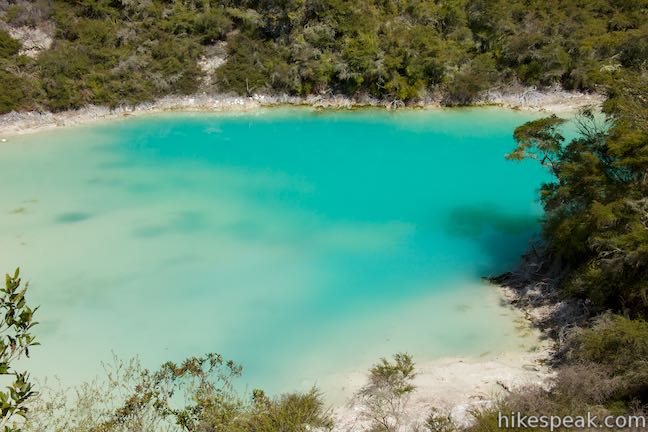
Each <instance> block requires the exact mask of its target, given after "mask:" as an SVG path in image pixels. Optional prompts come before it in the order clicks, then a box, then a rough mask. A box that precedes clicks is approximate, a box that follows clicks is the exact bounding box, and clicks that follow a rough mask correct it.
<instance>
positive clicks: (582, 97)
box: [0, 88, 604, 139]
mask: <svg viewBox="0 0 648 432" xmlns="http://www.w3.org/2000/svg"><path fill="white" fill-rule="evenodd" d="M603 99H604V98H603V96H602V95H598V94H588V93H580V92H569V91H565V90H562V89H558V88H554V89H550V90H536V89H534V88H525V89H516V90H490V91H488V92H486V93H484V94H483V95H482V96H481V97H480V98H479V99H478V100H477V101H476V102H475V103H474V104H473V105H471V106H499V107H502V108H508V109H517V110H528V111H546V112H551V113H561V112H573V111H575V110H578V109H580V108H583V107H587V106H600V105H601V103H602V102H603ZM281 106H295V107H297V106H303V107H312V108H316V109H353V108H367V107H376V108H385V109H396V108H404V107H405V108H413V109H439V108H443V106H442V105H441V103H440V101H439V100H436V99H430V100H426V101H421V102H417V103H413V104H409V105H407V106H404V105H402V104H396V103H394V102H388V101H381V100H378V99H372V98H362V99H352V98H348V97H345V96H326V97H323V96H309V97H293V96H264V95H254V96H251V97H238V96H226V95H208V94H197V95H192V96H166V97H164V98H161V99H158V100H157V101H154V102H150V103H143V104H139V105H136V106H134V107H119V108H115V109H110V108H108V107H102V106H94V105H91V106H87V107H84V108H81V109H78V110H70V111H62V112H58V113H51V112H37V111H29V112H11V113H8V114H3V115H0V139H6V138H7V137H9V136H12V135H21V134H26V133H32V132H36V131H42V130H48V129H52V128H57V127H62V126H72V125H80V124H86V123H90V122H93V121H97V120H108V119H117V118H124V117H129V116H137V115H146V114H154V113H161V112H173V111H184V112H248V111H252V110H256V109H260V108H268V107H281Z"/></svg>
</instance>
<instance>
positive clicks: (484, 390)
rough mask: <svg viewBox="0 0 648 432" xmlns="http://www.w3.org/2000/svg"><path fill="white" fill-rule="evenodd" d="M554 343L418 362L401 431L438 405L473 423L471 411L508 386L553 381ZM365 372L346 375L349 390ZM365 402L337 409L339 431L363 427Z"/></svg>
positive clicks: (489, 402) (457, 420)
mask: <svg viewBox="0 0 648 432" xmlns="http://www.w3.org/2000/svg"><path fill="white" fill-rule="evenodd" d="M548 355H549V347H548V346H546V345H545V346H543V348H541V349H540V350H538V351H537V352H533V353H529V352H504V353H500V354H497V355H495V356H489V357H487V358H478V357H477V358H471V357H463V358H462V357H455V358H443V359H439V360H434V361H430V362H427V363H423V364H417V365H416V370H417V375H416V377H415V379H414V385H415V386H416V389H415V391H414V392H413V393H412V395H411V397H410V399H409V401H408V402H407V404H406V407H405V413H404V415H403V418H402V422H401V428H400V431H402V432H406V431H413V430H417V427H420V426H422V425H423V424H424V423H425V420H426V419H427V417H428V416H429V415H430V413H431V412H432V408H435V409H437V410H438V412H439V413H440V414H442V415H444V416H448V417H449V418H450V419H451V420H452V421H453V422H454V423H455V424H456V425H458V426H468V425H470V424H471V421H472V416H471V414H470V413H471V412H473V411H475V410H479V409H482V408H487V407H490V406H492V404H493V403H494V402H495V401H496V400H497V399H498V398H499V397H500V396H503V395H505V394H506V393H507V392H509V391H511V390H514V389H519V388H521V387H524V386H529V385H540V386H546V385H548V379H549V378H550V377H551V376H553V372H552V371H551V369H550V368H549V367H548V366H547V365H546V364H545V360H547V358H548ZM365 380H366V375H365V374H363V373H356V374H350V375H348V376H347V377H346V382H345V383H346V385H347V386H348V389H349V391H353V390H356V391H357V389H359V388H360V387H361V386H362V385H363V384H364V382H365ZM363 417H364V416H363V415H362V407H361V406H358V405H354V404H352V403H349V404H347V405H344V406H337V407H335V408H334V409H333V418H334V421H335V428H334V432H361V431H365V430H367V427H368V426H369V422H368V421H367V419H366V418H363Z"/></svg>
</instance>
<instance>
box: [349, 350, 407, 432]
mask: <svg viewBox="0 0 648 432" xmlns="http://www.w3.org/2000/svg"><path fill="white" fill-rule="evenodd" d="M415 376H416V373H415V370H414V361H413V360H412V356H411V355H409V354H404V353H398V354H395V355H394V356H393V361H389V360H387V359H385V358H382V359H380V362H378V363H377V364H375V365H373V366H372V367H371V369H370V370H369V382H368V383H367V384H366V385H365V386H364V387H362V388H361V389H360V391H359V392H358V393H357V394H356V399H357V402H358V403H359V404H360V406H361V407H362V410H363V411H362V415H363V416H364V417H365V418H366V419H368V420H369V421H370V422H371V426H372V428H373V429H372V430H375V431H380V432H395V431H397V430H399V428H400V426H401V422H402V418H403V414H404V411H405V405H406V403H407V400H408V396H409V395H410V394H411V393H412V392H413V391H414V389H415V387H414V384H413V383H412V380H413V379H414V377H415Z"/></svg>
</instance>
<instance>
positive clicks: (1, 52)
mask: <svg viewBox="0 0 648 432" xmlns="http://www.w3.org/2000/svg"><path fill="white" fill-rule="evenodd" d="M19 50H20V42H18V41H17V40H15V39H13V38H12V37H11V36H9V33H7V32H6V31H4V30H2V29H0V58H6V57H11V56H14V55H16V54H18V51H19Z"/></svg>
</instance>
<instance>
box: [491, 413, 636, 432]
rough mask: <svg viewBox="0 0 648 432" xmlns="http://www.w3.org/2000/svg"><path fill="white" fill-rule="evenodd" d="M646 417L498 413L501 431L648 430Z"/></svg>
mask: <svg viewBox="0 0 648 432" xmlns="http://www.w3.org/2000/svg"><path fill="white" fill-rule="evenodd" d="M646 424H647V422H646V417H645V416H640V415H627V416H605V417H599V416H596V415H593V414H592V413H589V412H588V413H587V415H582V416H581V415H576V416H568V415H567V416H557V415H556V416H554V415H540V416H534V415H526V414H523V413H521V412H511V413H502V412H498V413H497V426H498V428H499V429H534V428H541V429H548V430H550V431H554V430H558V429H561V428H563V429H598V428H606V429H633V430H636V429H646Z"/></svg>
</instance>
